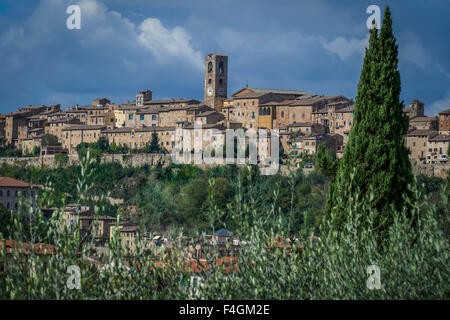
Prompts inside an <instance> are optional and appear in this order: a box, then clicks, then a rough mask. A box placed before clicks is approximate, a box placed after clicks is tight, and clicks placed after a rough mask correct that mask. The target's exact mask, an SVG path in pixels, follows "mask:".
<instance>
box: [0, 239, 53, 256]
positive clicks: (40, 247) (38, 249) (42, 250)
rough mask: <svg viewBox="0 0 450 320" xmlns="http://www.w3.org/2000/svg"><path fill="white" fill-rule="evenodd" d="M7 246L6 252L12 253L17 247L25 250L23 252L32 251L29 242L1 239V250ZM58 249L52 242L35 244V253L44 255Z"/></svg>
mask: <svg viewBox="0 0 450 320" xmlns="http://www.w3.org/2000/svg"><path fill="white" fill-rule="evenodd" d="M4 248H5V251H6V253H12V252H13V250H15V249H20V250H23V253H26V254H30V253H31V244H29V243H21V242H19V241H16V240H6V239H1V240H0V251H3V249H4ZM56 251H57V247H56V246H54V245H50V244H44V243H35V244H34V253H35V254H39V255H43V254H52V253H55V252H56Z"/></svg>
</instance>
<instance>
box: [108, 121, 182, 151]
mask: <svg viewBox="0 0 450 320" xmlns="http://www.w3.org/2000/svg"><path fill="white" fill-rule="evenodd" d="M153 132H156V133H157V134H158V142H159V145H160V147H161V148H164V149H165V150H167V151H168V152H171V151H172V148H173V146H174V132H175V127H174V126H173V127H144V128H123V127H122V128H114V129H106V130H103V131H102V132H101V135H102V136H104V137H106V139H107V140H108V142H109V144H113V143H114V144H116V145H118V146H127V147H128V148H130V149H137V148H143V147H145V146H146V144H147V143H150V142H151V141H152V134H153Z"/></svg>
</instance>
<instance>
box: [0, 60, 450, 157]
mask: <svg viewBox="0 0 450 320" xmlns="http://www.w3.org/2000/svg"><path fill="white" fill-rule="evenodd" d="M204 79H205V83H204V101H203V102H201V101H198V100H195V99H166V100H153V98H152V91H150V90H143V91H140V92H139V93H138V94H136V98H135V100H133V101H131V102H130V101H129V102H127V103H123V104H118V103H112V102H111V101H109V100H108V99H106V98H98V99H95V100H93V101H92V103H91V105H87V106H78V105H76V106H74V107H72V108H69V109H65V110H62V109H61V108H60V105H53V106H50V107H47V106H29V107H25V108H21V109H19V110H17V111H16V112H12V113H10V114H8V115H1V116H0V137H3V138H4V141H5V143H6V144H8V145H10V146H14V147H15V148H18V149H21V150H22V151H23V152H24V153H27V152H31V151H32V150H33V149H37V148H39V149H37V150H40V152H41V155H46V154H52V153H69V154H74V153H76V147H77V146H78V145H79V144H80V143H82V142H86V143H92V142H97V141H98V139H99V138H100V137H105V138H106V139H107V141H108V142H109V144H114V145H116V146H127V147H128V148H129V149H140V148H143V147H145V146H146V145H147V144H148V143H149V142H151V140H152V136H153V134H154V133H156V134H157V136H158V142H159V145H160V148H161V150H164V151H166V152H171V151H172V149H173V148H174V147H175V145H176V144H177V143H178V142H179V141H177V138H176V137H177V136H176V134H175V130H177V129H184V130H185V132H186V131H187V132H189V130H191V132H192V135H193V134H194V128H195V126H194V124H195V123H201V124H202V129H203V131H202V132H203V133H202V134H203V135H204V136H203V137H202V138H204V139H202V145H201V148H202V149H203V150H204V149H205V148H206V147H207V146H208V145H209V144H210V143H212V141H216V137H215V136H214V137H211V136H210V135H211V134H210V132H211V130H205V129H215V130H214V131H213V132H219V133H220V135H223V133H225V130H226V129H238V128H243V129H244V130H248V129H254V130H256V131H257V132H258V129H266V130H267V132H270V131H272V130H273V129H277V130H278V133H279V138H280V141H281V145H282V147H283V150H284V152H286V153H287V152H291V153H294V154H303V153H305V152H306V153H309V154H314V153H315V152H316V151H317V148H318V145H320V144H321V143H324V144H325V145H326V147H327V148H328V149H331V150H333V151H334V152H335V154H336V156H337V157H341V156H342V154H343V150H344V147H345V145H346V143H347V140H348V136H349V132H350V130H351V128H352V124H353V108H354V102H353V100H352V99H349V98H346V97H344V96H342V95H335V96H325V95H318V94H310V93H307V92H304V91H295V90H275V89H257V88H250V87H248V86H246V87H244V88H242V89H241V90H239V91H237V92H235V93H234V94H232V95H231V97H228V93H227V92H228V88H227V83H228V57H227V56H226V55H221V54H209V55H207V56H206V58H205V75H204ZM404 111H405V113H407V114H408V115H409V118H410V130H409V131H408V134H407V136H406V145H407V146H408V147H409V148H410V150H411V158H412V159H414V160H417V161H421V162H427V163H435V162H439V161H446V152H447V149H448V144H449V135H448V133H449V120H448V114H449V111H448V110H447V111H444V112H441V113H440V114H439V117H438V118H437V117H426V116H425V115H424V105H423V103H422V102H420V101H418V100H414V101H413V102H411V104H410V106H409V107H408V108H405V110H404ZM48 135H52V136H54V137H56V138H54V139H53V142H49V141H44V137H45V136H48ZM46 140H49V139H46ZM50 140H52V139H50ZM191 140H192V145H191V147H192V148H191V150H193V149H194V139H191ZM268 148H270V144H269V146H268Z"/></svg>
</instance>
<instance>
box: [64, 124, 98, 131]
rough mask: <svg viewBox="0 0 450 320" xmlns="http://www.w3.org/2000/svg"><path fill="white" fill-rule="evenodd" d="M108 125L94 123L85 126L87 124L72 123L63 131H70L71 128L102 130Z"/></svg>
mask: <svg viewBox="0 0 450 320" xmlns="http://www.w3.org/2000/svg"><path fill="white" fill-rule="evenodd" d="M105 128H106V126H103V125H93V126H85V125H82V124H81V125H72V126H68V127H65V128H63V129H62V131H70V130H102V129H105Z"/></svg>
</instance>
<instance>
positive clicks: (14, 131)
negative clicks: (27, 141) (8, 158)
mask: <svg viewBox="0 0 450 320" xmlns="http://www.w3.org/2000/svg"><path fill="white" fill-rule="evenodd" d="M46 110H47V107H46V106H29V107H25V108H20V109H18V110H17V111H15V112H11V113H9V114H8V115H7V116H6V120H5V138H6V142H7V144H9V145H16V144H17V143H18V141H19V136H20V137H21V138H26V137H27V132H28V117H30V116H33V115H36V114H39V113H42V112H44V111H46Z"/></svg>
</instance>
